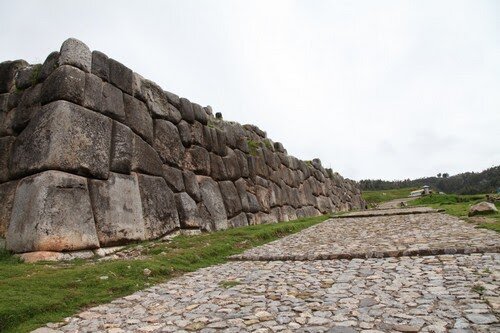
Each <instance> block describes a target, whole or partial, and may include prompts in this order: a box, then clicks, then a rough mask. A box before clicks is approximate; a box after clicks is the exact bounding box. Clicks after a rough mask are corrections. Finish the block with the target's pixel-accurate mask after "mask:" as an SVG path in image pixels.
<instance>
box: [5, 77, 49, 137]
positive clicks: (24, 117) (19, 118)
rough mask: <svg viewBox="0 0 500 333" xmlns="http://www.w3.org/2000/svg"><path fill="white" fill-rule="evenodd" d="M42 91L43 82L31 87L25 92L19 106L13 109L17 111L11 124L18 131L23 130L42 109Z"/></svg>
mask: <svg viewBox="0 0 500 333" xmlns="http://www.w3.org/2000/svg"><path fill="white" fill-rule="evenodd" d="M41 91H42V84H37V85H35V86H32V87H29V88H28V89H26V90H25V91H24V92H23V94H22V96H21V98H20V100H19V103H18V105H17V107H16V108H15V109H14V110H12V111H15V112H14V113H13V115H14V116H13V118H12V123H11V125H10V126H11V127H12V129H13V130H14V131H15V132H16V133H19V132H21V131H22V130H23V129H24V128H25V127H26V126H27V125H28V123H29V122H30V121H31V119H32V118H33V116H34V115H35V114H36V113H37V112H38V111H39V110H40V94H41Z"/></svg>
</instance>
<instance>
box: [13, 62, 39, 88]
mask: <svg viewBox="0 0 500 333" xmlns="http://www.w3.org/2000/svg"><path fill="white" fill-rule="evenodd" d="M41 68H42V65H40V64H37V65H29V66H27V67H23V68H20V69H19V70H18V71H17V73H16V76H15V80H16V82H15V84H16V88H17V89H22V90H24V89H26V88H29V87H31V86H33V85H35V84H37V82H38V77H39V75H40V69H41Z"/></svg>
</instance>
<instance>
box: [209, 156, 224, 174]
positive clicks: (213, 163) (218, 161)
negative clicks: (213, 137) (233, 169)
mask: <svg viewBox="0 0 500 333" xmlns="http://www.w3.org/2000/svg"><path fill="white" fill-rule="evenodd" d="M210 176H211V177H212V178H213V179H215V180H226V179H228V176H227V171H226V167H225V165H224V161H223V160H222V157H220V156H219V155H215V154H213V153H210Z"/></svg>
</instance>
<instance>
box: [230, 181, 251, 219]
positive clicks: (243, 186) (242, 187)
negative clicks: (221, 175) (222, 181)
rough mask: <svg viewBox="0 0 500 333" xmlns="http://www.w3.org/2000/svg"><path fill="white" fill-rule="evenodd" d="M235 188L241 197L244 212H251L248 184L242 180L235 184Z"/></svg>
mask: <svg viewBox="0 0 500 333" xmlns="http://www.w3.org/2000/svg"><path fill="white" fill-rule="evenodd" d="M234 186H235V187H236V191H238V195H239V197H240V201H241V209H242V210H243V211H244V212H250V203H249V200H248V194H247V183H246V182H245V180H244V179H242V178H240V179H238V180H237V181H235V182H234Z"/></svg>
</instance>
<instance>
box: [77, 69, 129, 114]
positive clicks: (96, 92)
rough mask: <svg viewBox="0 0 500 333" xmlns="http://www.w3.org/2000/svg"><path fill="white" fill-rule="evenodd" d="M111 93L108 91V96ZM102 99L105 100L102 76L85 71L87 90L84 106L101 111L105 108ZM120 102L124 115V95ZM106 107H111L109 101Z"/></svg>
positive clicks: (84, 95)
mask: <svg viewBox="0 0 500 333" xmlns="http://www.w3.org/2000/svg"><path fill="white" fill-rule="evenodd" d="M109 95H110V94H109V93H108V92H107V91H106V96H107V97H108V96H109ZM102 100H103V82H102V80H101V78H100V77H98V76H96V75H93V74H90V73H85V91H84V94H83V104H82V105H83V106H84V107H86V108H88V109H92V110H96V111H101V110H103V105H102ZM120 102H121V114H122V117H123V115H124V114H125V111H124V110H123V100H122V96H121V95H120ZM107 103H108V104H107V105H106V109H109V104H110V103H109V101H107Z"/></svg>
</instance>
